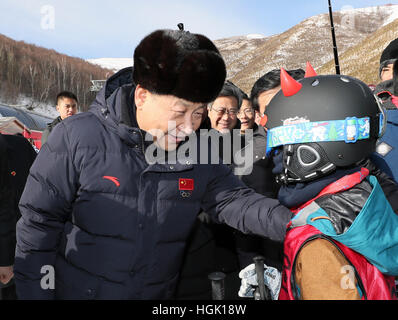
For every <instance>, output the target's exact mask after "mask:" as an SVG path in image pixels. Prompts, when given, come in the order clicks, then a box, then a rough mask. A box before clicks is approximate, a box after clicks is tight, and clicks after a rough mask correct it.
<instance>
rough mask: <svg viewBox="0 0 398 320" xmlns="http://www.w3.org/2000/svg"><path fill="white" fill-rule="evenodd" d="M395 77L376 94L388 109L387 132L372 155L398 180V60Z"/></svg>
mask: <svg viewBox="0 0 398 320" xmlns="http://www.w3.org/2000/svg"><path fill="white" fill-rule="evenodd" d="M393 70H394V72H393V79H391V80H387V81H384V82H382V83H381V84H380V85H379V86H378V87H377V89H378V90H376V92H375V94H376V95H377V96H378V97H379V98H381V101H382V105H383V107H384V108H385V109H386V112H385V116H386V121H387V126H386V132H385V133H384V135H383V136H382V137H381V138H380V139H379V140H378V141H377V145H376V152H375V153H373V154H372V155H371V159H372V160H373V162H374V163H375V164H376V165H377V166H378V167H379V168H380V169H382V170H383V171H384V172H385V173H386V174H388V175H389V176H390V177H391V178H392V179H394V180H395V181H396V182H398V166H397V160H398V141H397V134H398V109H397V108H398V60H395V63H394V66H393ZM385 83H390V84H389V85H388V87H386V88H384V91H379V90H380V89H381V87H382V86H383V84H385Z"/></svg>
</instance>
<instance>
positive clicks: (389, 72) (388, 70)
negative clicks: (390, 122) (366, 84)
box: [374, 38, 398, 109]
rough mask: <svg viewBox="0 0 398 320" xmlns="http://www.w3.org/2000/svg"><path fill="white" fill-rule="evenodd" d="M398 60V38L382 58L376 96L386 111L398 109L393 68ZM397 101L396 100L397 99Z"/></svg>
mask: <svg viewBox="0 0 398 320" xmlns="http://www.w3.org/2000/svg"><path fill="white" fill-rule="evenodd" d="M397 59H398V38H397V39H395V40H393V41H391V42H390V43H389V44H388V46H387V47H386V48H385V49H384V50H383V52H382V54H381V56H380V67H379V78H380V80H381V82H380V83H379V84H377V85H376V88H375V89H374V94H375V95H377V96H378V97H379V98H380V99H381V101H382V102H383V106H384V107H385V108H386V109H396V104H397V103H394V102H393V99H394V97H393V96H394V88H393V86H394V84H393V66H394V62H395V61H397ZM395 101H396V98H395Z"/></svg>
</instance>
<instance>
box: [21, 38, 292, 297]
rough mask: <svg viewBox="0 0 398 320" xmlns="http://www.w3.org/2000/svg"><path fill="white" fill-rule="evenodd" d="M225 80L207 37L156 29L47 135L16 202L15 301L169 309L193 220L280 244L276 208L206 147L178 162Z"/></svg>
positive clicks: (281, 212) (282, 219)
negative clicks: (152, 303) (158, 303)
mask: <svg viewBox="0 0 398 320" xmlns="http://www.w3.org/2000/svg"><path fill="white" fill-rule="evenodd" d="M225 76H226V68H225V63H224V61H223V59H222V57H221V55H220V53H219V51H218V50H217V48H216V47H215V45H214V44H213V43H212V42H211V41H210V40H209V39H208V38H207V37H205V36H203V35H200V34H192V33H189V32H186V31H184V30H157V31H154V32H152V33H151V34H149V35H148V36H146V37H145V38H144V39H143V40H142V41H141V42H140V43H139V45H138V46H137V47H136V49H135V51H134V68H132V67H130V68H126V69H122V70H120V71H119V72H118V73H116V74H115V75H113V76H112V77H111V78H110V79H108V80H107V82H106V84H105V86H104V88H103V89H102V90H101V91H100V92H99V93H98V94H97V97H96V99H95V101H94V102H93V103H92V105H91V107H90V110H89V111H88V112H84V113H81V114H77V115H75V116H73V117H69V118H67V119H65V120H63V121H62V122H61V123H59V124H58V125H57V126H56V127H55V128H54V130H53V133H52V134H51V135H50V136H49V138H48V140H47V143H46V144H45V145H44V146H43V147H42V149H41V151H40V153H39V154H38V157H37V159H36V161H35V163H34V164H33V166H32V168H31V171H30V175H29V177H28V180H27V184H26V188H25V190H24V193H23V195H22V197H21V201H20V210H21V214H22V217H21V219H20V220H19V221H18V224H17V248H16V256H15V268H14V274H15V280H16V289H17V294H18V297H19V298H20V299H145V300H149V299H171V298H173V295H174V290H175V286H176V282H177V279H178V275H179V268H180V266H181V260H182V255H183V251H184V247H185V243H186V239H187V237H188V236H189V234H190V231H191V228H192V226H193V224H194V221H195V219H196V216H197V214H198V213H199V211H200V210H201V209H202V210H205V211H206V212H207V213H208V214H209V215H210V216H211V217H212V219H214V220H216V221H219V222H221V223H226V224H228V225H229V226H231V227H233V228H237V229H239V230H241V231H242V232H244V233H253V234H259V235H262V236H264V237H269V238H271V239H273V240H276V241H283V239H284V236H285V232H286V230H285V229H286V224H287V223H288V222H289V220H290V219H291V217H292V213H291V212H290V211H289V210H288V209H287V208H285V207H284V206H282V205H281V204H280V203H279V202H278V201H277V200H274V199H270V198H266V197H264V196H262V195H259V194H257V193H255V192H254V191H253V190H252V189H249V188H247V187H246V186H244V184H243V183H242V182H241V181H239V179H238V178H237V177H236V176H234V174H233V173H232V171H231V169H230V168H228V167H227V166H225V165H223V164H220V163H219V161H217V162H216V163H213V161H212V160H211V161H210V160H209V159H211V152H209V150H208V148H207V145H206V147H205V148H203V149H202V147H201V148H199V147H198V148H196V149H191V150H192V152H189V151H190V149H189V147H190V146H192V145H194V146H196V144H195V143H191V141H194V135H193V133H194V132H195V130H196V129H198V128H199V126H200V125H201V122H202V119H203V112H204V109H205V108H206V105H207V104H208V103H209V102H211V101H213V100H214V99H215V98H216V97H217V96H218V93H219V92H220V90H221V88H222V86H223V84H224V81H225ZM188 143H191V144H189V145H188V148H185V146H186V145H187V144H188ZM195 151H199V152H195ZM187 153H188V155H187ZM177 156H178V157H177ZM177 158H178V161H176V159H177Z"/></svg>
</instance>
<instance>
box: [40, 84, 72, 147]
mask: <svg viewBox="0 0 398 320" xmlns="http://www.w3.org/2000/svg"><path fill="white" fill-rule="evenodd" d="M56 108H57V111H58V112H59V116H58V117H57V118H56V119H55V120H54V121H53V122H51V123H49V124H47V128H46V129H45V130H44V131H43V134H42V136H41V145H43V144H45V143H46V141H47V138H48V135H49V134H50V133H51V131H52V130H53V128H54V127H55V126H56V125H57V124H58V123H60V122H61V121H62V120H65V119H66V118H68V117H70V116H73V115H74V114H76V113H77V97H76V95H75V94H74V93H72V92H69V91H62V92H60V93H58V95H57V107H56Z"/></svg>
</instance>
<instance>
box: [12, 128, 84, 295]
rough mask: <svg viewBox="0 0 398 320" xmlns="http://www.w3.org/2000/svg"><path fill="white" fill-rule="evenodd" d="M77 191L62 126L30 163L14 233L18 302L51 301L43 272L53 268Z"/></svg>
mask: <svg viewBox="0 0 398 320" xmlns="http://www.w3.org/2000/svg"><path fill="white" fill-rule="evenodd" d="M76 190H77V174H76V170H75V168H74V166H73V163H72V157H71V151H70V145H69V140H68V132H67V130H66V128H65V125H64V124H62V123H61V124H60V125H58V126H57V127H56V128H54V130H53V133H52V134H51V136H50V137H49V139H48V141H47V143H46V144H45V145H44V146H43V147H42V149H41V150H40V152H39V154H38V156H37V158H36V161H35V162H34V163H33V166H32V167H31V171H30V174H29V177H28V179H27V183H26V186H25V189H24V192H23V194H22V197H21V200H20V202H19V208H20V211H21V218H20V219H19V221H18V223H17V229H16V233H17V246H16V252H15V265H14V274H15V282H16V288H17V295H18V298H19V299H52V298H54V290H51V289H42V287H41V280H42V277H43V276H44V275H45V274H47V273H46V272H43V270H45V269H42V268H43V267H44V266H52V267H54V266H55V259H56V252H57V249H58V246H59V240H60V237H61V235H62V232H63V228H64V224H65V222H66V220H67V219H68V217H69V216H70V213H71V210H72V203H73V201H74V197H75V193H76ZM46 268H48V267H46ZM42 272H43V274H42ZM55 285H56V284H55Z"/></svg>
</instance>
